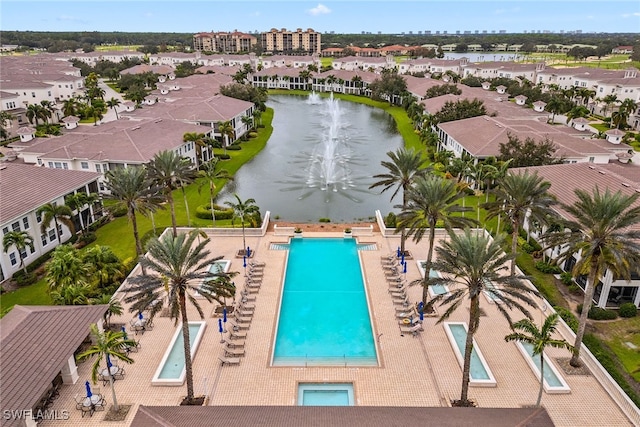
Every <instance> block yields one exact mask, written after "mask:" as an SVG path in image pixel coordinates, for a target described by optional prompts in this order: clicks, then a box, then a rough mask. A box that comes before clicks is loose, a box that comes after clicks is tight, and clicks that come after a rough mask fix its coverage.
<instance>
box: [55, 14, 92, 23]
mask: <svg viewBox="0 0 640 427" xmlns="http://www.w3.org/2000/svg"><path fill="white" fill-rule="evenodd" d="M56 19H57V20H58V21H66V22H82V23H86V22H87V21H85V20H84V19H82V18H78V17H77V16H71V15H59V16H58V17H57V18H56Z"/></svg>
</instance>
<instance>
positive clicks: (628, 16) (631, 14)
mask: <svg viewBox="0 0 640 427" xmlns="http://www.w3.org/2000/svg"><path fill="white" fill-rule="evenodd" d="M632 16H640V12H633V13H623V14H622V17H623V18H630V17H632Z"/></svg>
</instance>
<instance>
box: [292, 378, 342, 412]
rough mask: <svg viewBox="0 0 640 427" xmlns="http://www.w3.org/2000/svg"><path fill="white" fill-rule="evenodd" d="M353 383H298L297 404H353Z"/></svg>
mask: <svg viewBox="0 0 640 427" xmlns="http://www.w3.org/2000/svg"><path fill="white" fill-rule="evenodd" d="M353 405H354V398H353V384H347V383H329V384H327V383H302V384H298V406H353Z"/></svg>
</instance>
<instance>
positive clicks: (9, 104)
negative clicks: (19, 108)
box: [7, 101, 16, 110]
mask: <svg viewBox="0 0 640 427" xmlns="http://www.w3.org/2000/svg"><path fill="white" fill-rule="evenodd" d="M12 108H16V103H15V102H13V101H9V102H7V109H9V110H10V109H12Z"/></svg>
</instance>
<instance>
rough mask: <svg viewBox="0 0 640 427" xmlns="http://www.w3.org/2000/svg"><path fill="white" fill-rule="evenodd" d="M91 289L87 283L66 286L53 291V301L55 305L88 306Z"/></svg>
mask: <svg viewBox="0 0 640 427" xmlns="http://www.w3.org/2000/svg"><path fill="white" fill-rule="evenodd" d="M91 292H92V289H91V287H90V286H89V285H88V284H86V283H78V284H75V285H64V286H60V287H58V288H56V289H52V290H51V301H53V303H54V304H55V305H87V304H89V294H90V293H91Z"/></svg>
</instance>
